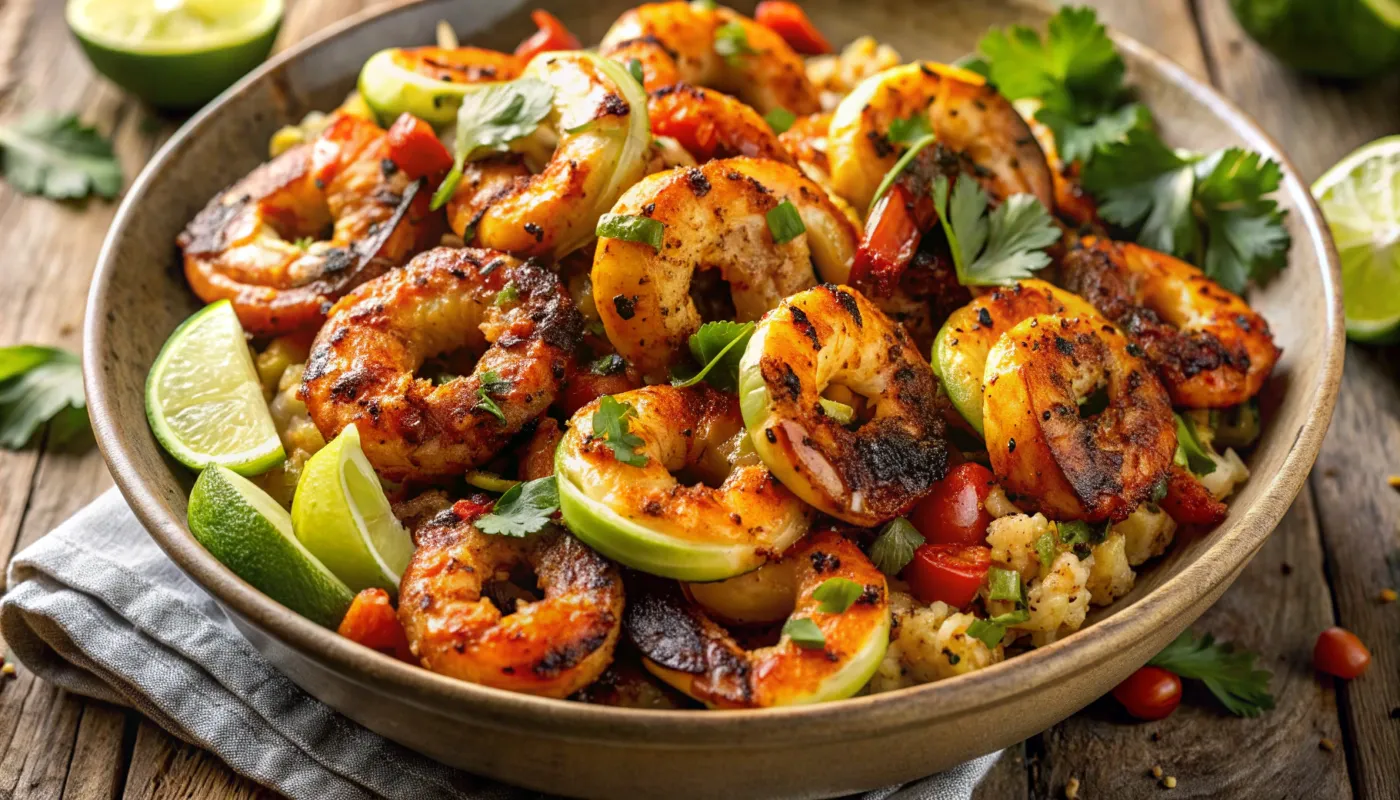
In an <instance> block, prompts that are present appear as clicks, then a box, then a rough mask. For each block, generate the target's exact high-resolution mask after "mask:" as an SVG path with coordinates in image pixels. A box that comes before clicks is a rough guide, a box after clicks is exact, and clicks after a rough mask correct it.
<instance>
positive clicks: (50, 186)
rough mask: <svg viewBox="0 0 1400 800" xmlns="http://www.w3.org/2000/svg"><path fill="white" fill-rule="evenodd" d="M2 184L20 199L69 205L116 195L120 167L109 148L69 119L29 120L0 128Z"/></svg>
mask: <svg viewBox="0 0 1400 800" xmlns="http://www.w3.org/2000/svg"><path fill="white" fill-rule="evenodd" d="M0 153H3V159H4V170H5V180H7V181H9V182H10V184H11V185H13V186H14V187H15V188H16V189H18V190H20V191H21V192H24V193H25V194H42V195H44V196H45V197H51V198H53V199H55V200H73V199H77V198H82V197H87V196H88V195H90V194H98V195H101V196H102V197H106V198H112V197H116V196H117V194H118V193H119V192H121V190H122V166H121V163H120V162H118V161H117V157H116V155H114V154H113V153H112V145H111V143H110V142H108V141H107V140H106V139H104V138H102V135H101V134H99V133H98V132H97V130H96V129H95V128H92V127H89V126H87V125H84V124H82V123H81V122H79V121H78V118H77V117H75V116H73V115H72V114H64V115H59V116H44V115H31V116H29V117H26V118H25V119H24V120H22V121H21V122H20V123H19V124H18V125H14V126H0Z"/></svg>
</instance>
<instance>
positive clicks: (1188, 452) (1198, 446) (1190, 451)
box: [1172, 414, 1215, 475]
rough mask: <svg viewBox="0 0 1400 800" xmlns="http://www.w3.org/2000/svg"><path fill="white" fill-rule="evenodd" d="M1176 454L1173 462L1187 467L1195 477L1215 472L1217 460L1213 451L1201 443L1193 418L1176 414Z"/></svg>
mask: <svg viewBox="0 0 1400 800" xmlns="http://www.w3.org/2000/svg"><path fill="white" fill-rule="evenodd" d="M1175 416H1176V453H1175V455H1174V456H1173V457H1172V460H1173V461H1174V462H1176V464H1177V465H1178V466H1182V467H1186V468H1187V469H1189V470H1191V472H1192V474H1194V475H1209V474H1211V473H1212V472H1215V459H1214V458H1212V457H1211V453H1212V451H1211V449H1210V448H1208V447H1206V446H1205V444H1203V443H1202V442H1201V438H1200V435H1199V434H1197V433H1196V423H1195V422H1194V421H1193V420H1192V419H1191V417H1189V416H1186V415H1182V414H1176V415H1175Z"/></svg>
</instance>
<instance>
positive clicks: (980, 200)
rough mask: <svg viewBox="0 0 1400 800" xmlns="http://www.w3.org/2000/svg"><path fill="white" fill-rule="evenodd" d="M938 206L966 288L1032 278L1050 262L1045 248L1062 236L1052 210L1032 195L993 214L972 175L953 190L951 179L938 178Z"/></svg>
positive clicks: (960, 280)
mask: <svg viewBox="0 0 1400 800" xmlns="http://www.w3.org/2000/svg"><path fill="white" fill-rule="evenodd" d="M933 204H934V208H936V209H937V210H938V219H939V222H940V223H941V224H942V226H943V232H944V234H946V235H947V237H948V245H949V248H950V249H951V250H952V252H953V265H954V267H955V269H956V270H957V274H958V283H961V284H962V285H964V286H990V285H995V284H1001V283H1009V282H1011V281H1014V280H1018V279H1020V278H1029V277H1031V276H1032V274H1033V273H1034V272H1035V271H1036V270H1038V269H1041V268H1043V267H1045V266H1046V265H1048V264H1049V263H1050V256H1048V255H1046V254H1045V248H1047V247H1049V246H1050V245H1052V244H1054V243H1055V242H1056V241H1058V240H1059V238H1060V229H1059V228H1058V227H1057V226H1056V225H1055V221H1054V220H1053V219H1051V218H1050V212H1048V211H1046V210H1045V206H1043V205H1041V204H1040V201H1039V200H1037V199H1036V198H1035V197H1034V196H1032V195H1028V194H1013V195H1011V196H1010V197H1008V198H1007V199H1006V202H1005V203H1002V204H1001V205H1000V206H997V208H996V209H995V210H994V211H992V212H991V213H990V214H988V213H987V206H988V200H987V193H986V192H985V191H983V190H982V187H981V186H979V185H978V184H977V181H975V180H973V179H972V178H970V177H968V176H967V175H966V174H960V175H958V180H957V183H955V184H953V185H952V188H951V189H950V188H949V184H948V178H947V177H946V176H943V175H939V176H938V177H937V178H935V179H934V181H933Z"/></svg>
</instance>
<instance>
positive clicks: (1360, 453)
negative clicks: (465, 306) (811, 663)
mask: <svg viewBox="0 0 1400 800" xmlns="http://www.w3.org/2000/svg"><path fill="white" fill-rule="evenodd" d="M369 4H370V3H369V2H368V1H367V0H289V2H288V6H289V8H288V15H287V20H286V23H285V24H284V26H283V32H282V37H281V40H280V46H286V45H287V44H288V43H291V42H294V41H296V40H298V39H299V38H301V37H303V36H305V35H307V34H308V33H310V32H312V31H315V30H317V29H319V28H320V27H323V26H324V25H326V24H329V23H331V22H334V21H336V20H339V19H342V18H344V17H345V16H347V15H348V14H350V13H353V12H355V11H358V10H360V9H361V8H363V7H365V6H367V5H369ZM936 5H937V4H936V2H935V3H931V4H930V6H931V9H934V8H936ZM1093 5H1095V6H1097V7H1098V8H1099V9H1100V13H1101V16H1102V17H1103V18H1104V19H1105V20H1106V21H1107V22H1108V23H1109V24H1110V25H1112V26H1114V27H1116V28H1118V29H1119V30H1122V31H1123V32H1125V33H1127V34H1129V35H1131V36H1134V37H1136V38H1137V39H1139V40H1141V41H1143V42H1144V43H1146V44H1148V45H1149V46H1151V47H1153V48H1156V49H1157V50H1159V51H1161V52H1163V53H1164V54H1166V55H1167V56H1169V57H1170V58H1172V59H1174V60H1175V61H1177V62H1179V63H1180V64H1182V65H1183V66H1184V67H1185V68H1186V69H1187V71H1189V72H1191V73H1192V74H1194V75H1196V76H1198V77H1200V78H1202V79H1206V80H1210V81H1211V82H1213V83H1214V84H1215V85H1216V86H1217V87H1219V88H1220V89H1221V90H1222V91H1223V92H1224V93H1225V94H1226V95H1227V96H1229V97H1230V98H1231V99H1232V100H1234V101H1235V102H1236V103H1238V104H1239V105H1240V106H1241V107H1242V108H1244V109H1245V111H1247V112H1248V113H1250V114H1251V115H1253V116H1254V118H1255V119H1257V120H1258V121H1259V122H1260V124H1261V125H1262V126H1263V127H1264V129H1265V130H1267V131H1268V132H1269V133H1271V134H1272V135H1273V136H1274V137H1275V138H1276V139H1277V140H1278V141H1279V142H1280V144H1281V145H1282V147H1283V149H1284V150H1285V151H1286V152H1287V153H1288V154H1289V155H1290V157H1291V158H1292V159H1293V161H1294V163H1295V164H1296V165H1297V167H1298V168H1299V169H1300V170H1301V171H1302V173H1303V177H1304V178H1305V179H1307V180H1312V179H1314V178H1316V177H1317V176H1318V175H1320V174H1321V173H1322V171H1323V170H1325V169H1326V168H1327V167H1328V166H1330V165H1331V164H1332V163H1334V162H1335V161H1336V160H1337V159H1339V158H1340V157H1341V156H1343V155H1344V154H1346V153H1347V152H1349V151H1350V150H1351V149H1353V148H1354V147H1356V146H1357V145H1359V144H1362V143H1364V142H1367V141H1370V140H1371V139H1374V138H1376V137H1378V136H1382V135H1386V134H1391V133H1397V132H1400V102H1397V98H1400V76H1396V77H1392V78H1390V79H1386V80H1381V81H1375V82H1370V83H1363V84H1339V83H1328V82H1319V81H1314V80H1309V79H1305V78H1300V77H1298V76H1295V75H1292V74H1290V73H1288V72H1287V71H1285V70H1284V69H1282V68H1281V67H1280V66H1279V65H1278V64H1277V63H1275V62H1274V61H1272V60H1271V59H1270V58H1269V56H1268V55H1267V54H1265V53H1264V52H1263V51H1261V50H1260V49H1259V48H1258V47H1257V46H1256V45H1254V44H1253V42H1251V41H1249V40H1248V38H1247V37H1245V35H1244V34H1243V32H1242V31H1241V30H1240V29H1239V28H1238V26H1237V25H1236V24H1235V22H1234V19H1233V17H1232V16H1231V15H1230V12H1229V9H1228V6H1227V3H1226V2H1225V0H1195V2H1194V3H1193V2H1190V0H1151V1H1150V2H1140V0H1102V1H1101V2H1095V3H1093ZM61 11H62V3H60V2H59V1H58V0H0V120H5V121H8V120H11V119H14V118H16V117H18V116H21V115H23V114H24V113H27V112H29V111H33V110H56V111H78V112H79V113H81V114H82V116H83V117H84V118H85V119H86V120H87V121H89V122H91V123H93V124H96V125H97V126H98V127H99V128H100V129H101V130H102V131H103V132H104V133H107V134H109V135H111V136H112V138H113V141H114V142H115V146H116V149H117V152H118V154H119V156H120V157H121V160H122V164H123V166H124V168H125V170H126V173H127V176H128V179H130V178H131V177H133V176H134V175H135V174H136V172H137V171H139V169H140V167H141V165H142V164H143V163H144V162H145V160H146V159H147V158H149V156H150V155H151V153H152V152H153V151H154V149H155V148H156V147H158V146H159V144H160V143H161V142H162V141H164V140H165V138H166V137H168V136H169V135H170V134H171V133H172V132H173V131H174V129H175V127H176V126H177V125H178V120H176V119H168V118H163V117H160V116H157V115H155V114H154V113H153V112H151V111H150V110H149V109H146V108H145V107H143V106H142V105H141V104H139V103H137V102H135V101H133V100H131V99H129V98H127V97H125V96H124V95H122V94H121V93H120V92H119V91H117V90H116V89H115V88H114V87H112V86H111V85H110V84H108V83H106V82H104V81H103V80H102V79H101V78H99V77H97V76H95V75H94V74H93V73H92V71H91V69H90V68H89V66H88V64H87V62H86V61H85V60H84V59H83V57H82V56H81V54H80V52H79V51H78V49H77V46H76V45H75V44H74V42H73V41H72V39H71V37H70V36H69V35H68V32H67V30H66V29H65V27H64V24H63V20H62V13H61ZM114 210H115V206H114V205H112V204H109V203H103V202H91V203H87V204H59V203H53V202H48V201H45V200H39V199H34V198H28V197H23V196H20V195H18V194H16V193H15V192H13V191H12V190H11V189H9V187H7V186H3V185H0V251H2V252H4V253H5V254H6V262H5V266H4V267H3V268H0V270H3V274H4V278H5V280H4V283H3V290H0V345H6V344H12V343H18V342H33V343H43V344H55V345H60V346H63V347H67V348H70V349H74V350H76V349H77V348H78V345H79V339H80V330H79V328H80V325H81V320H82V304H81V303H79V302H75V298H79V297H83V296H85V294H86V290H87V286H88V282H89V279H90V277H91V270H92V265H93V263H94V260H95V258H96V255H97V250H98V248H99V246H100V244H101V241H102V236H103V233H104V231H105V230H106V228H107V226H108V224H109V223H110V221H111V218H112V214H113V212H114ZM1392 473H1400V351H1397V350H1395V349H1376V348H1360V347H1355V346H1352V347H1350V348H1349V350H1348V352H1347V369H1346V375H1345V379H1344V382H1343V387H1342V394H1341V398H1340V401H1339V403H1338V406H1337V412H1336V416H1335V418H1334V420H1333V423H1332V428H1331V431H1330V433H1329V435H1328V438H1327V441H1326V443H1325V445H1324V447H1323V451H1322V455H1321V457H1320V459H1319V461H1318V466H1317V468H1316V469H1315V471H1314V473H1313V476H1312V478H1311V482H1310V488H1309V490H1308V491H1305V492H1304V494H1303V495H1302V496H1301V497H1300V498H1299V499H1298V501H1297V502H1296V503H1295V504H1294V506H1293V508H1292V510H1291V511H1290V512H1289V514H1288V516H1287V517H1286V518H1285V519H1284V521H1283V523H1282V524H1281V525H1280V527H1279V529H1278V531H1277V532H1276V533H1275V534H1274V535H1273V536H1272V537H1271V538H1270V540H1269V542H1268V544H1267V545H1266V546H1265V547H1264V548H1263V550H1262V551H1261V552H1260V553H1259V555H1258V556H1257V557H1256V558H1255V559H1254V561H1253V562H1252V563H1251V564H1250V566H1249V567H1248V568H1247V569H1246V571H1245V572H1244V574H1243V575H1242V576H1241V578H1240V579H1239V581H1238V582H1237V583H1236V584H1235V585H1234V586H1233V587H1232V588H1231V589H1230V590H1229V591H1228V592H1227V593H1226V594H1225V596H1224V598H1222V600H1221V601H1220V602H1219V603H1218V604H1217V605H1216V606H1215V607H1214V608H1213V609H1212V610H1211V611H1210V612H1209V613H1207V614H1206V616H1205V617H1203V618H1202V619H1201V621H1200V622H1199V623H1197V625H1196V626H1195V628H1196V629H1197V630H1198V631H1209V632H1212V633H1214V634H1215V635H1216V636H1217V637H1219V638H1223V639H1229V640H1232V641H1235V642H1238V643H1239V644H1241V645H1242V646H1245V647H1249V648H1251V649H1254V650H1257V651H1259V652H1260V653H1262V654H1263V655H1262V660H1263V662H1264V665H1265V666H1266V667H1267V668H1269V669H1271V670H1273V672H1274V683H1273V689H1274V694H1275V696H1276V698H1277V700H1278V707H1277V708H1276V709H1274V710H1273V711H1271V712H1269V713H1268V714H1266V715H1265V716H1264V717H1262V718H1260V719H1257V720H1247V719H1236V718H1234V717H1231V716H1229V715H1228V714H1226V713H1224V712H1223V711H1222V710H1220V708H1219V707H1218V706H1217V705H1216V704H1215V703H1214V702H1213V701H1212V700H1211V698H1209V697H1208V696H1205V695H1204V693H1203V692H1198V691H1196V690H1194V689H1188V691H1187V695H1186V700H1185V702H1184V703H1183V705H1182V707H1181V708H1180V709H1179V710H1178V711H1177V712H1176V713H1175V714H1174V715H1173V716H1171V717H1170V718H1168V719H1166V720H1163V721H1161V722H1156V723H1134V722H1132V721H1130V720H1128V719H1127V718H1126V717H1125V715H1124V714H1123V713H1122V712H1121V710H1120V709H1119V708H1118V706H1117V705H1116V704H1115V703H1114V702H1113V701H1112V700H1108V699H1105V700H1100V701H1099V702H1097V703H1095V704H1094V705H1092V706H1090V707H1089V708H1087V709H1085V710H1084V711H1083V712H1081V713H1079V714H1077V715H1075V716H1074V717H1072V718H1070V719H1068V720H1066V721H1065V722H1063V723H1061V724H1060V725H1058V726H1056V727H1055V728H1053V729H1051V730H1049V731H1046V732H1045V733H1043V734H1041V735H1040V736H1037V737H1035V738H1034V739H1032V740H1030V741H1028V742H1026V743H1024V745H1022V746H1021V747H1019V748H1013V749H1012V750H1010V751H1008V752H1007V753H1006V754H1005V755H1004V756H1003V757H1002V759H1001V760H1000V761H999V762H998V764H997V765H996V767H995V768H994V770H993V772H992V774H991V775H990V776H989V777H988V779H987V781H986V782H985V783H984V784H983V785H982V787H981V788H980V789H979V791H978V793H977V797H978V798H981V800H1002V798H1007V799H1009V800H1014V799H1017V798H1058V797H1064V796H1065V789H1066V786H1067V785H1068V784H1070V782H1071V781H1074V782H1077V784H1078V796H1079V797H1082V798H1140V797H1155V796H1158V795H1161V794H1162V793H1163V792H1166V791H1168V790H1166V789H1165V788H1163V787H1162V785H1161V781H1160V780H1158V779H1157V778H1155V777H1154V776H1153V773H1152V770H1153V767H1160V768H1161V769H1162V774H1163V775H1164V776H1166V775H1170V776H1173V777H1175V778H1176V779H1177V786H1176V789H1175V790H1172V792H1171V796H1173V797H1177V796H1181V797H1229V798H1237V797H1238V798H1254V797H1260V798H1265V797H1267V798H1280V797H1285V798H1341V797H1350V796H1355V797H1360V798H1366V799H1367V800H1373V799H1374V800H1384V799H1386V798H1397V797H1400V718H1397V717H1400V648H1397V646H1396V645H1397V643H1400V604H1389V605H1385V604H1382V603H1381V602H1380V601H1379V599H1378V597H1379V593H1380V591H1381V590H1382V589H1383V588H1386V587H1397V586H1400V492H1395V491H1393V490H1390V489H1389V488H1388V487H1387V486H1386V482H1385V479H1386V476H1387V475H1388V474H1392ZM109 485H110V479H109V478H108V477H107V473H106V470H105V468H104V467H103V465H102V460H101V457H100V456H99V455H98V454H97V452H96V450H95V449H92V448H91V447H87V448H84V447H81V446H79V447H76V448H72V447H70V448H69V449H67V450H60V449H57V448H52V447H50V446H48V444H47V443H46V442H44V441H42V440H41V441H39V442H37V443H36V444H35V445H33V446H31V447H30V448H28V449H25V450H22V451H19V452H13V453H12V452H4V451H0V556H3V558H4V560H5V561H8V560H9V559H10V558H11V557H12V556H13V554H14V553H15V552H16V551H17V550H19V549H20V548H22V547H23V546H25V545H26V544H28V543H30V542H32V541H34V540H35V539H37V538H38V537H40V536H42V535H43V534H44V533H45V532H47V531H48V530H50V529H51V528H52V527H53V526H54V525H56V524H57V523H58V522H60V521H61V520H63V519H64V518H65V517H67V516H68V515H69V514H71V513H72V512H73V511H75V510H76V509H78V508H79V507H81V506H82V505H84V504H85V503H87V502H88V501H89V500H91V499H92V498H93V497H95V496H96V495H97V494H98V493H100V492H101V491H103V490H104V489H106V488H107V487H108V486H109ZM1331 624H1340V625H1343V626H1345V627H1348V628H1350V629H1351V630H1353V631H1355V632H1357V633H1358V634H1359V635H1360V636H1361V637H1362V638H1363V640H1365V641H1366V642H1368V643H1370V644H1371V645H1372V650H1373V654H1374V663H1373V664H1372V667H1371V670H1370V672H1369V673H1368V675H1367V676H1366V677H1365V679H1363V680H1359V681H1356V682H1353V683H1350V684H1345V685H1340V686H1339V685H1337V684H1335V683H1333V682H1332V681H1329V680H1324V679H1320V678H1319V677H1318V676H1316V675H1315V673H1314V672H1313V670H1312V668H1311V648H1312V643H1313V640H1314V638H1315V637H1316V635H1317V633H1318V631H1320V630H1321V629H1322V628H1324V627H1326V626H1328V625H1331ZM1327 743H1331V744H1333V745H1334V748H1333V749H1329V748H1327V747H1326V746H1325V745H1326V744H1327ZM273 796H275V795H274V794H273V793H271V792H269V791H268V790H266V789H262V788H260V787H258V786H256V785H254V784H252V783H251V782H249V781H247V780H245V779H243V778H241V777H239V776H237V775H235V774H234V773H233V772H232V771H230V770H229V769H228V768H227V767H226V766H225V765H224V764H223V763H222V762H220V761H219V760H218V759H217V758H216V757H214V756H212V755H210V754H208V753H205V752H202V751H200V750H198V749H196V748H193V747H190V746H188V745H186V744H183V743H181V742H179V741H178V740H176V739H174V738H173V737H171V736H170V735H168V734H166V733H165V732H164V731H162V730H160V729H159V728H158V727H156V726H155V725H154V724H152V723H151V722H150V721H148V720H146V719H144V718H142V717H141V716H140V715H139V714H137V713H135V712H132V711H129V710H126V709H121V708H117V707H114V706H111V705H108V704H105V703H101V702H97V701H92V700H87V699H85V698H81V697H76V696H73V695H70V694H68V693H66V692H64V691H61V690H58V689H56V688H54V687H52V686H49V685H47V684H44V683H42V682H40V681H37V680H35V679H34V677H33V676H32V675H29V674H26V673H25V672H24V671H23V670H21V671H20V673H19V675H18V676H17V677H16V678H14V679H12V680H8V681H5V682H3V683H2V684H0V798H11V797H15V798H30V797H34V798H75V799H81V800H92V799H95V798H119V797H120V798H134V799H137V800H161V799H167V798H252V797H273Z"/></svg>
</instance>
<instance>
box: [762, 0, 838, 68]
mask: <svg viewBox="0 0 1400 800" xmlns="http://www.w3.org/2000/svg"><path fill="white" fill-rule="evenodd" d="M753 18H754V21H755V22H757V23H758V24H759V25H762V26H763V27H765V28H767V29H769V30H771V31H773V32H774V33H776V34H778V35H779V36H781V37H783V41H785V42H787V43H788V46H789V47H791V48H792V49H793V50H796V51H797V52H799V53H801V54H802V55H804V56H820V55H825V54H826V53H830V52H831V43H830V42H828V41H827V40H826V37H825V36H822V34H821V31H819V30H817V26H815V25H813V24H812V21H811V20H810V19H807V12H806V11H803V10H802V7H801V6H799V5H798V4H796V3H789V2H786V1H785V0H764V2H762V3H759V4H758V8H757V9H756V10H755V11H754V13H753Z"/></svg>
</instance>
